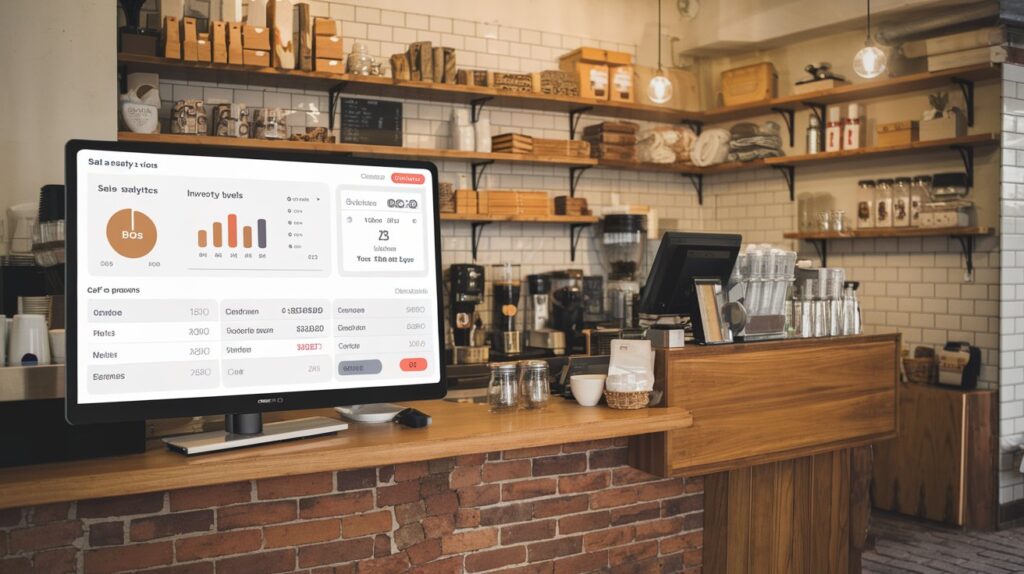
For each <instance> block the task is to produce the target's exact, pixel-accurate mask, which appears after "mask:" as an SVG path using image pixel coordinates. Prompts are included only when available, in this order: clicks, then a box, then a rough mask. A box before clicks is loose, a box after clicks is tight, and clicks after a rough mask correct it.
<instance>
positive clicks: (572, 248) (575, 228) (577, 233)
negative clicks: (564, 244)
mask: <svg viewBox="0 0 1024 574" xmlns="http://www.w3.org/2000/svg"><path fill="white" fill-rule="evenodd" d="M590 225H591V224H589V223H571V224H569V260H570V261H576V246H577V245H579V243H580V237H581V236H582V235H583V229H584V228H586V227H590Z"/></svg>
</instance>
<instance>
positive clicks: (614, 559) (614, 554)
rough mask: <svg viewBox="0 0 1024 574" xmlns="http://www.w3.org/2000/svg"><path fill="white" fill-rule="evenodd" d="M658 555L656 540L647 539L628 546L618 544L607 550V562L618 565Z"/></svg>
mask: <svg viewBox="0 0 1024 574" xmlns="http://www.w3.org/2000/svg"><path fill="white" fill-rule="evenodd" d="M657 555H658V541H657V540H648V541H647V542H638V543H636V544H630V545H628V546H618V547H616V548H611V549H609V550H608V564H609V565H611V566H618V565H619V564H626V563H629V562H639V561H641V560H647V559H649V558H654V557H655V556H657Z"/></svg>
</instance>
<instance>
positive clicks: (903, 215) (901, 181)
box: [892, 177, 910, 227]
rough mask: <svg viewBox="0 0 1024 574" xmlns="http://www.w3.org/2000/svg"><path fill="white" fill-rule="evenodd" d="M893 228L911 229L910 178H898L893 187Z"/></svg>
mask: <svg viewBox="0 0 1024 574" xmlns="http://www.w3.org/2000/svg"><path fill="white" fill-rule="evenodd" d="M892 226H893V227H910V178H909V177H897V178H896V182H895V184H894V185H893V187H892Z"/></svg>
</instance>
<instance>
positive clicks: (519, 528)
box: [501, 520, 555, 546]
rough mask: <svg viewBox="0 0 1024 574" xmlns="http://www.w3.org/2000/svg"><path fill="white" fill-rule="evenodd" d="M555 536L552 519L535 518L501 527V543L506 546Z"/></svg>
mask: <svg viewBox="0 0 1024 574" xmlns="http://www.w3.org/2000/svg"><path fill="white" fill-rule="evenodd" d="M554 537H555V521H554V520H535V521H531V522H524V523H522V524H514V525H512V526H505V527H504V528H502V529H501V544H502V545H503V546H508V545H510V544H518V543H520V542H530V541H532V540H546V539H549V538H554Z"/></svg>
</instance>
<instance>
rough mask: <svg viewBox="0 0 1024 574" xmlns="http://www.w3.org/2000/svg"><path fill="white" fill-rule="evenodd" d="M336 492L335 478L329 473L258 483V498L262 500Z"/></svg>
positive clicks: (279, 478)
mask: <svg viewBox="0 0 1024 574" xmlns="http://www.w3.org/2000/svg"><path fill="white" fill-rule="evenodd" d="M332 490H334V476H333V475H332V474H331V473H329V472H319V473H316V474H303V475H299V476H278V477H275V478H265V479H263V480H257V481H256V497H257V498H259V499H260V500H272V499H275V498H296V497H299V496H309V495H311V494H324V493H326V492H331V491H332Z"/></svg>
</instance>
